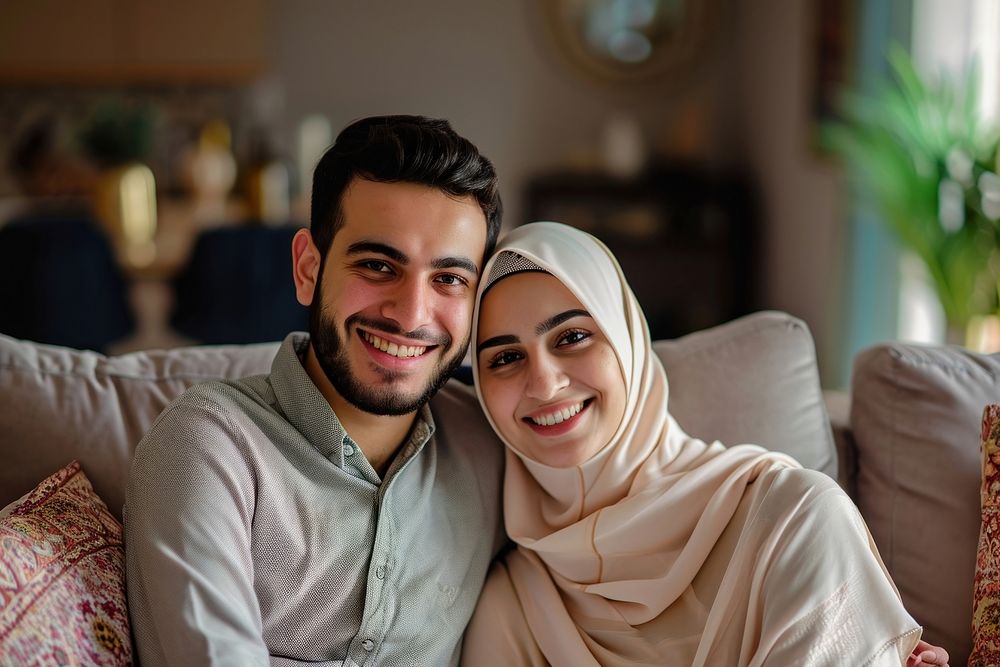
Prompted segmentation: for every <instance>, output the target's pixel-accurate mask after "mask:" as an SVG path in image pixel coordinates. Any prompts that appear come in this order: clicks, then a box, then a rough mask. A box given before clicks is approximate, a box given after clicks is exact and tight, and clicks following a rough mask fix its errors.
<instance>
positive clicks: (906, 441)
mask: <svg viewBox="0 0 1000 667" xmlns="http://www.w3.org/2000/svg"><path fill="white" fill-rule="evenodd" d="M997 402H1000V354H996V355H984V354H975V353H972V352H969V351H968V350H965V349H962V348H959V347H953V346H936V347H930V346H921V345H911V344H905V343H888V344H883V345H878V346H875V347H873V348H869V349H868V350H865V351H863V352H862V353H861V354H859V355H858V356H857V357H856V358H855V361H854V372H853V375H852V381H851V429H852V434H853V442H854V446H855V447H856V450H857V451H856V452H855V456H854V458H856V461H857V473H856V482H857V487H856V489H857V497H856V500H857V503H858V507H859V509H860V510H861V514H862V516H864V518H865V522H866V523H867V524H868V527H869V530H870V531H871V533H872V537H873V538H874V539H875V543H876V544H877V545H878V547H879V551H880V553H881V555H882V559H883V560H884V562H885V564H886V567H888V568H889V572H890V574H892V577H893V580H894V581H895V582H896V585H897V586H898V587H899V592H900V595H901V596H902V598H903V603H904V604H905V606H906V608H907V610H909V612H910V613H911V614H913V616H914V618H916V620H917V622H918V623H920V624H922V625H923V626H924V631H925V632H924V637H925V638H926V639H927V641H930V642H932V643H934V644H938V645H940V646H944V647H945V648H946V649H948V651H949V653H950V654H951V664H953V665H964V664H965V663H966V661H967V660H968V657H969V652H970V650H971V623H972V587H973V579H974V576H975V567H976V546H977V544H978V541H979V526H980V499H979V486H980V467H981V464H980V459H979V440H980V423H981V417H982V413H983V407H984V406H985V405H986V404H988V403H997Z"/></svg>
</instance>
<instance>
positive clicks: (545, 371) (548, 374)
mask: <svg viewBox="0 0 1000 667" xmlns="http://www.w3.org/2000/svg"><path fill="white" fill-rule="evenodd" d="M529 373H530V376H529V379H528V386H527V388H526V390H525V394H526V395H527V396H529V397H530V398H533V399H536V400H539V401H547V400H550V399H552V398H554V397H555V396H556V395H557V394H558V393H559V391H560V390H561V389H563V388H565V387H566V386H567V385H568V384H569V379H568V378H567V376H566V373H565V372H564V371H563V369H562V366H561V365H560V364H559V362H558V360H556V359H552V358H551V357H549V356H548V355H541V356H540V357H536V358H535V359H533V360H532V361H531V362H530V364H529Z"/></svg>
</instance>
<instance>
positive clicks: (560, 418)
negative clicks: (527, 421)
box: [531, 403, 583, 426]
mask: <svg viewBox="0 0 1000 667" xmlns="http://www.w3.org/2000/svg"><path fill="white" fill-rule="evenodd" d="M580 410H583V403H577V404H576V405H573V406H570V407H568V408H563V409H562V410H560V411H559V412H553V413H552V414H549V415H542V416H541V417H531V421H533V422H535V424H537V425H538V426H555V425H556V424H561V423H563V422H564V421H566V420H567V419H569V418H570V417H573V416H575V415H577V414H579V413H580Z"/></svg>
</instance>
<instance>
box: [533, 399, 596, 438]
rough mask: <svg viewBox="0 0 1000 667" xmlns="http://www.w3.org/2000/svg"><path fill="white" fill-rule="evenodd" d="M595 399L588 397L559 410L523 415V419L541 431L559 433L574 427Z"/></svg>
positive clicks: (535, 429) (552, 433)
mask: <svg viewBox="0 0 1000 667" xmlns="http://www.w3.org/2000/svg"><path fill="white" fill-rule="evenodd" d="M593 401H594V399H593V398H588V399H587V400H585V401H580V402H579V403H573V404H571V405H567V406H564V407H562V408H560V409H558V410H552V411H550V412H543V413H539V414H534V415H530V416H528V417H523V418H522V421H523V422H524V423H526V424H527V425H528V426H530V427H531V428H532V430H534V431H537V432H539V433H545V434H551V435H559V434H561V433H565V432H566V431H568V430H570V429H571V428H573V426H574V425H575V424H576V422H577V420H578V418H579V416H580V414H581V413H583V412H584V411H585V410H586V409H587V408H588V407H590V404H591V403H593Z"/></svg>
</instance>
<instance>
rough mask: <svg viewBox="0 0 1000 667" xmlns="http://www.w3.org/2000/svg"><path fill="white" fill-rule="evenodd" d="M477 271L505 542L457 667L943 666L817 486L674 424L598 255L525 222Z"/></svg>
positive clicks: (774, 459)
mask: <svg viewBox="0 0 1000 667" xmlns="http://www.w3.org/2000/svg"><path fill="white" fill-rule="evenodd" d="M483 275H484V276H485V279H484V280H483V281H482V283H481V285H480V292H479V295H478V297H477V307H476V318H475V321H474V323H473V331H475V332H476V336H477V338H476V349H475V353H476V359H475V362H474V363H473V371H474V375H475V380H476V388H477V392H478V395H479V399H480V402H481V403H482V405H483V408H484V410H485V412H486V415H487V417H488V418H489V420H490V423H491V424H492V425H493V428H494V429H495V430H496V431H497V433H498V434H499V435H500V437H501V438H502V439H503V441H504V442H505V444H506V445H507V472H506V479H505V486H504V512H505V522H506V527H507V532H508V534H509V535H510V537H511V539H512V540H513V541H514V542H515V543H516V548H514V549H512V550H511V551H509V552H507V553H506V554H505V555H504V557H502V558H501V559H500V560H499V561H498V562H497V563H495V564H494V567H493V568H492V570H491V572H490V575H489V578H488V580H487V583H486V586H485V588H484V590H483V594H482V597H481V598H480V601H479V605H478V607H477V610H476V613H475V615H474V617H473V619H472V622H471V623H470V625H469V629H468V631H467V633H466V639H465V646H464V649H463V662H464V663H465V664H468V665H472V666H475V667H479V666H489V665H545V664H553V665H557V666H559V665H573V666H578V665H666V664H669V665H781V666H782V667H784V666H786V665H894V666H897V667H898V666H899V665H903V664H910V665H919V664H938V665H943V664H946V662H947V656H946V654H945V653H944V652H943V651H941V650H940V649H938V650H936V651H935V650H934V647H931V646H929V645H927V644H925V643H922V642H919V638H920V632H921V630H920V627H919V626H918V625H917V624H916V622H915V621H914V620H913V619H912V618H911V617H910V616H909V615H908V614H907V613H906V611H905V610H904V609H903V607H902V604H901V603H900V600H899V596H898V594H897V592H896V590H895V587H894V586H893V584H892V581H891V580H890V578H889V576H888V574H887V573H886V571H885V568H884V566H883V565H882V562H881V560H880V559H879V557H878V554H877V552H876V551H875V547H874V545H873V544H872V542H871V539H870V537H869V535H868V532H867V529H866V528H865V526H864V523H863V522H862V520H861V518H860V515H859V514H858V513H857V511H856V509H855V508H854V506H853V504H852V503H851V501H850V500H849V499H848V498H847V496H846V495H845V494H844V493H843V492H841V491H840V489H839V487H837V485H836V484H835V483H834V482H833V481H832V480H831V479H829V478H828V477H826V476H825V475H823V474H821V473H818V472H814V471H809V470H804V469H802V468H801V467H800V466H799V465H798V464H797V463H796V462H795V461H794V460H793V459H791V458H789V457H788V456H785V455H783V454H778V453H773V452H767V451H765V450H763V449H761V448H759V447H756V446H752V445H743V446H737V447H731V448H729V449H726V448H725V447H723V446H722V445H721V444H719V443H714V444H711V445H708V444H705V443H703V442H701V441H700V440H696V439H693V438H690V437H688V436H687V435H686V434H685V433H684V432H683V431H682V430H681V429H680V427H679V426H678V425H677V423H676V422H675V421H674V420H673V418H672V417H671V416H670V414H669V413H668V412H667V378H666V375H665V373H664V371H663V367H662V365H661V364H660V362H659V359H658V358H657V357H656V355H655V353H653V351H652V348H651V346H650V340H649V333H648V328H647V326H646V322H645V319H644V317H643V315H642V312H641V310H640V309H639V305H638V303H637V302H636V300H635V297H634V296H633V294H632V292H631V290H630V289H629V287H628V285H627V283H626V281H625V278H624V276H623V274H622V272H621V269H620V267H619V266H618V264H617V262H616V261H615V260H614V258H613V257H612V255H611V254H610V252H609V251H608V250H607V248H606V247H605V246H604V245H603V244H601V243H600V242H599V241H597V240H596V239H594V238H593V237H591V236H589V235H587V234H585V233H583V232H580V231H578V230H575V229H573V228H570V227H567V226H565V225H559V224H557V223H535V224H531V225H526V226H524V227H520V228H518V229H517V230H515V231H514V232H513V233H511V234H510V235H508V236H507V237H506V239H505V240H504V241H503V242H502V243H501V245H500V248H499V249H498V251H497V254H496V255H495V256H494V257H493V259H492V260H491V261H490V262H489V263H488V264H487V266H486V268H485V270H484V273H483ZM918 642H919V643H918Z"/></svg>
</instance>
